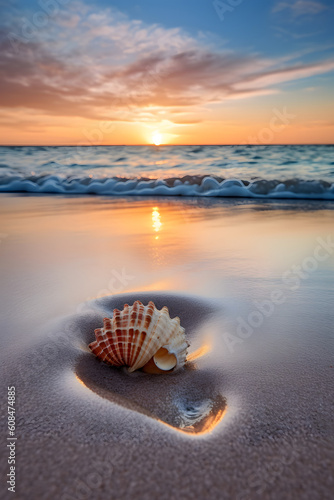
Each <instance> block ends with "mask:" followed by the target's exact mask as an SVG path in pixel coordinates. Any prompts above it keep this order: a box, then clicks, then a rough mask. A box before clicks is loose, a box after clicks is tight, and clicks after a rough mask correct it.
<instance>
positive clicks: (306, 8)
mask: <svg viewBox="0 0 334 500" xmlns="http://www.w3.org/2000/svg"><path fill="white" fill-rule="evenodd" d="M326 9H327V6H326V5H324V4H323V3H321V2H316V1H313V0H296V1H295V2H278V3H277V4H276V5H275V6H274V8H273V12H281V11H284V10H289V11H290V12H291V14H292V15H293V17H300V16H308V15H315V14H319V13H320V12H323V11H324V10H326Z"/></svg>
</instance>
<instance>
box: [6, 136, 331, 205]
mask: <svg viewBox="0 0 334 500" xmlns="http://www.w3.org/2000/svg"><path fill="white" fill-rule="evenodd" d="M0 192H28V193H55V194H57V193H59V194H72V195H73V194H101V195H111V196H112V195H114V196H115V195H116V196H117V195H126V196H127V195H135V196H141V195H149V196H159V195H163V196H169V195H171V196H180V195H182V196H204V197H246V198H309V199H326V200H331V199H334V145H275V146H271V145H261V146H251V145H246V146H158V147H157V146H86V147H84V146H81V147H77V146H71V147H69V146H19V147H18V146H3V147H0Z"/></svg>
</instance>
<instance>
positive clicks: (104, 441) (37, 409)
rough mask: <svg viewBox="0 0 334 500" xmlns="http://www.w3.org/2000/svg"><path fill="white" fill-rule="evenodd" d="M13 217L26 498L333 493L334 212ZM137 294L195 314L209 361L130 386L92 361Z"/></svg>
mask: <svg viewBox="0 0 334 500" xmlns="http://www.w3.org/2000/svg"><path fill="white" fill-rule="evenodd" d="M1 206H2V212H3V214H4V215H5V221H4V222H3V224H2V227H1V232H2V234H6V236H5V237H3V239H2V242H1V247H0V252H1V257H2V259H1V261H2V264H1V283H2V286H1V288H2V297H1V317H2V323H3V328H2V345H3V349H2V354H1V358H2V359H1V365H2V368H1V371H2V374H1V380H2V385H3V390H2V394H3V395H4V397H3V398H2V403H3V404H4V408H3V411H2V416H3V417H4V416H5V413H6V408H5V396H6V393H7V386H11V385H15V386H16V393H17V394H16V398H17V406H16V417H17V437H18V440H17V467H18V475H17V487H16V491H17V493H16V497H17V498H19V499H29V500H30V499H31V498H41V499H44V498H45V499H50V498H51V499H53V498H57V499H62V500H72V499H75V498H77V499H81V498H94V499H102V498H115V499H128V498H131V497H132V496H133V497H136V498H138V499H140V500H141V499H146V498H147V499H152V498H162V499H164V498H166V499H169V498H173V497H175V498H182V499H188V498H189V499H190V498H203V499H206V498H208V499H211V498H212V499H216V498H226V499H230V498H233V499H234V498H236V499H248V498H251V499H253V498H254V499H255V498H273V499H276V498H277V499H283V498H284V499H290V498H291V499H295V498H302V499H327V498H328V499H329V498H332V496H333V491H334V477H333V464H334V462H333V460H334V455H333V449H334V446H333V445H334V425H333V410H334V408H333V406H334V405H333V397H332V394H333V389H334V383H333V373H334V372H333V370H334V368H333V351H334V340H333V320H334V312H333V308H332V307H331V304H333V298H334V293H333V277H334V251H333V253H331V251H330V250H331V249H330V247H328V249H327V254H326V248H325V247H324V246H322V247H321V248H322V250H319V251H318V253H317V252H316V249H317V248H318V247H319V244H320V243H319V238H320V239H321V240H320V241H325V242H326V241H329V240H328V238H329V237H330V235H332V237H333V215H334V212H333V211H332V210H331V205H327V204H319V203H315V202H313V203H312V202H309V203H300V202H299V203H292V204H289V203H286V202H281V203H277V202H275V203H260V204H254V203H253V202H240V201H238V202H234V201H233V200H230V201H229V202H226V201H224V202H220V203H219V202H210V203H207V204H206V203H205V202H202V203H201V204H197V203H196V202H195V201H194V200H188V201H185V200H182V202H181V201H180V202H179V201H170V200H161V199H155V200H149V199H147V200H130V201H129V200H126V199H119V200H117V202H116V200H107V199H105V200H104V199H102V198H72V199H71V198H65V199H64V198H62V197H48V196H45V197H29V196H28V197H26V196H23V197H18V196H4V197H2V198H1ZM315 255H318V256H319V257H320V260H317V259H316V257H314V256H315ZM312 259H315V264H314V261H312ZM321 259H322V260H321ZM312 264H313V268H312ZM293 266H300V267H301V269H300V270H299V272H303V273H304V274H303V275H300V276H299V275H298V274H296V272H295V270H294V271H292V269H293ZM305 269H306V270H305ZM306 274H307V277H305V275H306ZM283 276H285V277H283ZM301 276H304V277H301ZM297 278H298V279H299V282H298V281H297ZM98 297H100V298H98ZM136 299H140V300H142V301H143V302H145V303H146V302H147V301H148V300H153V301H155V302H156V304H157V305H158V306H159V307H161V306H162V305H167V306H168V307H169V310H170V313H171V315H172V316H175V315H178V316H179V317H180V319H181V324H182V325H183V326H184V327H185V329H186V333H187V337H188V340H189V342H190V344H191V347H190V349H189V350H190V353H194V352H195V353H197V357H196V356H195V359H194V360H193V362H192V363H189V364H188V365H187V366H186V368H185V369H184V370H183V371H181V372H179V373H175V374H170V375H166V376H154V375H147V374H143V373H141V372H138V373H135V374H133V375H131V376H130V375H129V374H127V373H126V372H125V370H124V369H113V368H110V367H109V366H106V365H104V364H103V363H101V362H99V361H98V360H97V359H96V358H95V357H94V356H93V355H92V353H90V351H89V350H88V348H87V345H88V343H89V342H91V341H92V340H93V339H94V334H93V331H94V328H97V327H100V326H101V324H102V319H103V317H104V316H106V315H107V316H108V315H111V313H112V309H113V308H114V307H122V305H123V304H124V303H125V302H128V303H131V301H133V300H136ZM283 299H284V300H283ZM270 304H271V305H270ZM261 311H262V312H261ZM255 312H257V313H260V314H254V313H255ZM256 321H257V322H258V326H256ZM201 349H202V350H201ZM201 353H202V354H203V355H200V354H201ZM3 428H5V423H3ZM7 468H8V465H7V461H6V452H2V453H1V472H2V477H4V476H5V474H6V473H7ZM10 495H12V494H11V493H8V494H6V485H5V484H2V490H1V498H7V497H8V498H11V496H10Z"/></svg>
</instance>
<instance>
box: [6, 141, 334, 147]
mask: <svg viewBox="0 0 334 500" xmlns="http://www.w3.org/2000/svg"><path fill="white" fill-rule="evenodd" d="M138 146H143V147H153V148H161V147H175V146H182V147H183V146H198V147H199V146H200V147H202V146H240V147H241V146H264V147H268V146H269V147H270V146H334V142H307V143H306V142H294V143H277V144H255V143H251V144H242V143H235V144H231V143H226V144H219V143H217V144H159V145H156V144H82V145H78V144H0V147H2V148H14V147H18V148H28V147H38V148H41V147H46V148H65V147H66V148H91V147H94V148H95V147H99V148H100V147H138Z"/></svg>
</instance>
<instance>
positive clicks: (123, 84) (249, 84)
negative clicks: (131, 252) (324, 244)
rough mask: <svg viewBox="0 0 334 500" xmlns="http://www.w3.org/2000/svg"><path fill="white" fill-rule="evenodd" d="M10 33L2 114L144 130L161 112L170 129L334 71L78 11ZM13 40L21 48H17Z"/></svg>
mask: <svg viewBox="0 0 334 500" xmlns="http://www.w3.org/2000/svg"><path fill="white" fill-rule="evenodd" d="M314 3H315V2H306V1H301V0H299V1H297V2H296V3H295V4H293V5H297V4H299V5H300V4H304V7H305V4H314ZM281 4H282V3H281ZM278 5H280V4H278ZM276 7H278V6H276ZM299 8H300V7H299ZM309 8H310V7H309ZM78 13H80V14H78ZM32 19H33V18H32ZM28 21H29V19H28ZM24 22H25V23H26V22H27V21H24ZM29 22H30V23H32V21H31V20H30V21H29ZM6 23H7V25H9V26H10V28H9V30H8V29H4V28H3V29H2V31H1V32H0V71H1V74H2V75H5V76H4V77H3V78H2V81H1V83H0V106H1V107H3V108H7V109H8V108H10V109H15V108H17V109H23V108H24V109H29V110H35V111H36V112H38V113H44V114H45V115H46V116H60V117H64V118H65V119H66V117H69V116H72V117H82V118H86V119H92V120H110V121H124V122H129V121H134V122H135V121H136V122H137V121H143V122H145V121H150V120H151V119H152V115H149V114H150V113H152V114H153V116H158V115H159V113H160V112H162V111H163V110H164V111H165V112H166V113H167V114H168V116H166V117H165V118H166V119H168V120H171V121H172V122H173V116H174V115H175V114H176V112H178V113H187V112H189V111H194V110H196V109H199V108H201V109H202V110H203V108H205V107H206V106H208V105H212V104H215V103H221V102H224V101H225V100H228V99H241V98H243V99H245V98H249V97H254V96H260V95H267V94H271V93H275V92H279V91H280V89H281V84H282V83H284V82H290V81H295V80H297V79H299V78H306V77H309V76H312V75H316V74H320V73H326V72H328V71H331V70H333V69H334V63H333V61H321V62H317V63H314V64H310V63H308V64H304V63H298V64H291V57H290V56H289V57H290V60H289V57H286V58H281V59H268V58H264V57H261V56H259V55H258V54H237V53H234V52H232V51H228V50H226V49H223V48H220V49H219V50H217V49H215V48H213V47H212V45H211V44H210V43H209V42H206V39H205V37H204V36H203V35H202V36H201V37H200V39H196V38H194V37H191V36H189V35H188V34H186V33H185V32H183V31H182V30H181V29H180V28H174V29H166V28H163V27H162V26H159V25H157V24H153V25H146V24H144V23H143V22H142V21H139V20H130V19H129V18H128V17H126V16H124V15H123V14H122V13H120V12H118V11H116V10H114V9H100V10H96V8H95V10H93V8H91V7H89V6H87V5H85V4H79V3H76V4H71V5H69V6H68V7H66V10H62V11H61V12H59V15H57V16H54V17H50V18H49V20H48V23H47V25H46V26H45V27H43V28H37V27H36V26H35V27H34V26H32V28H35V29H30V31H29V30H27V29H23V26H22V19H21V20H20V19H18V18H15V17H13V16H12V17H10V18H9V19H6ZM24 26H25V28H26V25H24ZM30 28H31V27H30ZM27 32H29V33H30V35H29V37H28V39H27V37H26V38H25V36H26V34H27ZM14 35H15V36H14ZM13 39H14V40H16V41H17V39H21V42H19V43H18V44H15V45H14V46H13V44H12V42H13ZM148 113H149V114H148ZM201 116H202V115H201ZM187 120H188V121H187ZM195 121H196V118H194V117H193V116H191V117H189V116H187V117H185V120H184V121H182V120H181V121H180V119H174V123H181V122H182V123H194V122H195Z"/></svg>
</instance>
